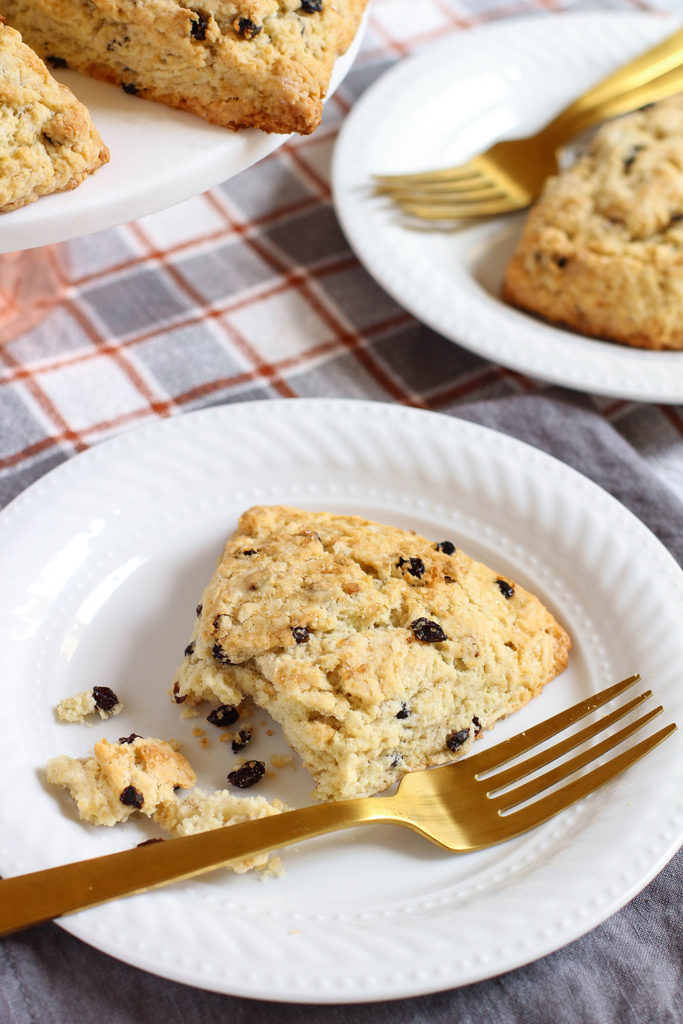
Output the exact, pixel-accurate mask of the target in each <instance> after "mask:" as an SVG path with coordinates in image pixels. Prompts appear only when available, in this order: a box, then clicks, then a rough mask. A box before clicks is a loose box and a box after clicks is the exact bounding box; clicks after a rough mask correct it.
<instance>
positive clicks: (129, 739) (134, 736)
mask: <svg viewBox="0 0 683 1024" xmlns="http://www.w3.org/2000/svg"><path fill="white" fill-rule="evenodd" d="M139 739H140V734H139V733H137V732H132V733H131V734H130V736H119V743H132V742H133V740H139Z"/></svg>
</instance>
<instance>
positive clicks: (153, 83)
mask: <svg viewBox="0 0 683 1024" xmlns="http://www.w3.org/2000/svg"><path fill="white" fill-rule="evenodd" d="M366 2H367V0H202V3H201V4H193V5H187V4H185V3H183V2H182V0H144V2H142V3H141V2H140V0H4V12H5V15H6V17H7V19H8V20H9V21H10V22H11V23H12V24H13V25H16V26H17V28H19V29H20V30H21V31H22V32H23V33H24V37H25V39H26V41H27V42H29V43H30V44H31V46H33V48H34V49H35V50H36V52H37V53H39V54H40V55H41V57H44V58H45V59H46V60H48V59H50V58H53V59H54V58H56V59H58V60H60V61H66V63H67V64H68V65H69V67H72V68H76V69H77V70H79V71H84V72H85V73H86V74H89V75H92V76H93V77H95V78H103V79H105V80H106V81H109V82H115V83H117V84H118V85H120V86H121V87H122V88H123V89H124V90H125V91H126V92H128V93H132V94H134V95H137V96H143V97H145V98H147V99H153V100H158V101H160V102H161V103H166V104H168V105H169V106H171V107H178V108H180V109H182V110H189V111H191V112H192V113H193V114H198V115H199V116H200V117H203V118H205V119H206V120H208V121H211V122H212V123H213V124H218V125H223V126H226V127H228V128H245V127H255V128H261V129H263V130H264V131H267V132H283V133H289V132H301V133H308V132H311V131H313V130H314V128H316V127H317V125H318V123H319V121H320V118H321V115H322V103H323V99H324V97H325V94H326V92H327V88H328V85H329V81H330V76H331V73H332V69H333V67H334V62H335V60H336V58H337V57H338V56H340V54H342V53H343V52H344V51H345V50H346V49H347V48H348V46H349V45H350V43H351V41H352V39H353V37H354V35H355V34H356V32H357V30H358V27H359V25H360V21H361V17H362V14H363V10H364V8H365V5H366Z"/></svg>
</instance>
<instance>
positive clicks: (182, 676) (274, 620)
mask: <svg viewBox="0 0 683 1024" xmlns="http://www.w3.org/2000/svg"><path fill="white" fill-rule="evenodd" d="M569 646H570V640H569V637H568V635H567V633H566V632H565V630H564V629H563V628H562V627H561V626H560V625H559V623H558V622H556V620H555V619H554V618H553V616H552V615H551V613H550V612H549V611H548V610H547V609H546V608H544V607H543V605H542V604H541V602H540V601H539V600H538V599H537V598H536V597H534V596H533V595H532V594H530V593H528V592H527V591H526V590H524V589H523V588H522V587H521V586H519V585H518V584H516V583H514V582H513V581H512V580H510V579H508V578H507V577H505V576H502V575H500V574H498V573H496V572H495V571H493V570H492V569H489V568H487V567H486V566H484V565H482V564H480V563H479V562H476V561H474V560H473V559H471V558H469V557H468V556H467V555H465V554H464V553H463V552H462V551H460V550H459V549H456V548H455V547H454V546H453V544H451V543H449V542H447V541H444V542H441V543H437V542H434V541H430V540H426V539H425V538H423V537H420V536H418V535H416V534H415V533H413V532H410V531H406V530H401V529H397V528H395V527H391V526H383V525H380V524H378V523H373V522H369V521H367V520H364V519H361V518H358V517H355V516H341V515H331V514H328V513H324V512H320V513H312V512H305V511H301V510H299V509H293V508H285V507H280V506H274V507H255V508H252V509H250V510H248V511H247V512H245V513H244V514H243V515H242V516H241V518H240V521H239V525H238V527H237V530H236V532H235V534H234V535H233V536H232V537H231V538H230V540H229V541H228V542H227V545H226V547H225V550H224V552H223V555H222V557H221V559H220V561H219V563H218V566H217V568H216V571H215V573H214V575H213V578H212V579H211V581H210V582H209V584H208V586H207V588H206V590H205V592H204V595H203V597H202V602H201V604H200V605H199V606H198V615H197V618H196V622H195V627H194V633H193V636H192V640H191V642H190V644H189V645H188V647H187V649H186V652H185V657H184V659H183V661H182V663H181V665H180V667H179V670H178V673H177V676H176V678H175V681H174V686H173V692H174V696H175V699H176V700H177V701H179V702H180V701H187V702H189V703H192V702H199V701H201V700H212V701H214V702H215V701H218V702H220V703H222V704H237V703H239V701H240V700H242V698H243V696H245V695H248V696H250V697H252V698H253V700H254V701H255V702H256V703H257V704H258V705H260V706H261V707H263V708H265V709H266V710H267V711H268V712H269V713H270V714H271V715H272V717H273V718H274V719H275V720H276V721H277V722H279V723H280V724H281V726H282V729H283V732H284V735H285V737H286V739H287V740H288V742H289V743H290V745H291V746H292V747H293V748H294V749H295V750H296V751H297V752H298V753H299V754H300V756H301V758H302V760H303V762H304V764H305V765H306V767H307V768H308V770H309V771H310V773H311V774H312V776H313V778H314V780H315V783H316V795H317V796H318V797H319V798H320V799H339V798H343V797H350V796H360V795H364V794H369V793H375V792H379V791H381V790H383V789H385V788H386V787H387V786H389V785H391V783H393V782H395V781H396V780H397V779H398V778H399V777H400V776H401V775H403V774H404V773H405V772H407V771H413V770H415V769H419V768H424V767H427V766H429V765H436V764H443V763H445V762H448V761H452V760H453V759H455V758H456V757H458V756H460V755H461V754H463V753H465V752H466V751H467V750H468V749H469V747H470V745H471V743H472V740H473V739H474V738H475V737H476V736H478V735H479V734H481V732H482V731H483V730H485V729H488V728H490V727H491V726H492V725H493V723H494V722H495V721H496V720H497V719H499V718H501V717H502V716H503V715H508V714H510V713H511V712H513V711H516V710H517V709H518V708H520V707H522V706H523V705H524V704H526V703H527V701H529V700H530V699H531V698H532V697H534V696H536V695H537V694H538V693H540V691H541V690H542V688H543V686H544V685H545V684H546V683H547V682H549V681H550V680H551V679H552V678H553V677H554V676H556V675H557V674H558V673H559V672H561V671H562V670H563V669H564V668H565V666H566V664H567V658H568V652H569Z"/></svg>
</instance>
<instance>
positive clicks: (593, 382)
mask: <svg viewBox="0 0 683 1024" xmlns="http://www.w3.org/2000/svg"><path fill="white" fill-rule="evenodd" d="M673 28H674V24H672V22H671V20H670V19H668V18H662V17H655V16H653V15H647V14H625V13H619V12H612V13H609V12H603V13H577V14H558V15H553V16H552V18H540V17H535V18H533V17H532V18H529V17H526V18H519V19H511V20H505V21H504V22H501V23H497V24H490V25H486V26H484V27H481V28H476V29H472V30H471V31H467V32H461V33H459V34H458V35H456V36H454V37H452V38H448V39H446V40H444V41H443V42H441V43H439V44H437V45H436V46H433V47H431V48H430V49H428V50H426V51H424V52H422V53H420V54H418V55H417V56H415V57H413V58H411V59H409V60H406V61H402V62H400V63H399V64H397V65H395V67H393V68H392V69H391V70H390V71H389V72H388V73H387V74H386V75H384V76H383V77H382V78H381V79H379V81H378V82H376V83H375V84H374V85H373V86H372V87H371V88H370V89H369V90H368V92H367V93H366V94H365V95H364V96H363V97H362V98H361V99H360V100H359V101H358V103H357V104H356V105H355V106H354V108H353V109H352V111H351V113H350V115H349V116H348V118H347V119H346V121H345V122H344V125H343V127H342V131H341V134H340V136H339V139H338V142H337V146H336V151H335V159H334V166H333V190H334V199H335V204H336V208H337V213H338V216H339V219H340V221H341V224H342V227H343V228H344V231H345V232H346V235H347V237H348V239H349V242H350V244H351V246H352V247H353V249H354V250H355V252H356V254H357V255H358V257H359V259H360V260H361V261H362V262H363V263H364V264H365V266H366V268H367V269H368V270H369V272H370V273H371V274H372V275H373V276H374V277H375V278H376V279H377V281H379V283H380V284H381V285H382V286H383V287H384V288H385V289H386V291H388V292H389V293H390V294H391V295H393V297H394V298H395V299H396V300H397V301H398V302H400V303H401V304H402V305H403V306H404V307H405V308H406V309H408V310H409V311H410V312H411V313H413V314H414V315H415V316H416V317H417V318H418V319H420V320H422V321H423V322H424V323H426V324H429V326H431V327H433V328H434V329H435V330H436V331H438V332H439V333H440V334H442V335H444V337H446V338H449V339H450V340H451V341H454V342H456V343H457V344H460V345H462V346H463V347H464V348H468V349H471V350H472V351H473V352H476V353H478V354H479V355H481V356H483V357H484V358H486V359H489V360H491V361H492V362H495V363H498V364H500V365H502V366H507V367H511V368H512V369H515V370H519V371H521V372H523V373H526V374H529V375H531V376H533V377H538V378H540V379H541V380H547V381H552V382H554V383H557V384H563V385H566V386H567V387H570V388H577V389H580V390H583V391H589V392H592V393H595V394H601V395H611V396H619V397H622V398H631V399H637V400H640V401H648V402H650V401H652V402H680V401H683V353H679V352H646V351H642V350H638V349H630V348H627V347H625V346H619V345H615V344H610V343H608V342H602V341H596V340H593V339H590V338H584V337H581V336H580V335H578V334H573V333H571V332H569V331H564V330H560V329H559V328H555V327H550V326H547V325H545V324H543V323H541V322H540V321H538V320H535V319H534V318H532V317H530V316H528V315H526V314H525V313H522V312H520V311H518V310H514V309H512V308H510V307H508V306H506V305H505V304H504V303H503V302H502V300H501V298H500V286H501V282H502V277H503V271H504V268H505V265H506V263H507V261H508V259H509V257H510V256H511V255H512V251H513V249H514V247H515V244H516V241H517V238H518V237H519V234H520V232H521V228H522V225H523V222H524V217H525V215H524V214H523V213H522V214H517V215H514V216H509V217H503V218H495V219H493V220H489V221H488V222H486V223H480V224H478V225H475V226H472V227H469V228H464V229H460V230H445V231H444V230H438V229H434V228H427V227H426V228H425V229H424V230H421V229H418V230H415V229H410V228H408V227H406V225H405V223H404V222H403V221H402V219H401V216H400V214H398V213H397V212H396V211H395V210H394V209H392V208H391V206H390V205H389V204H388V202H387V201H386V200H384V199H381V198H378V197H374V196H372V194H371V190H370V188H369V184H368V183H369V182H370V176H371V175H372V174H373V173H382V172H388V173H394V172H396V173H398V172H407V171H413V170H422V169H424V168H429V167H447V166H449V165H452V164H457V163H460V162H461V161H462V160H465V159H467V158H469V157H470V156H472V155H473V154H475V153H478V152H481V151H483V150H484V149H487V148H488V146H489V145H491V144H492V143H493V142H495V141H497V140H498V139H501V138H515V137H520V136H523V135H528V134H530V133H532V132H535V131H537V130H538V129H539V128H540V127H541V126H542V125H543V124H545V123H546V122H547V121H548V120H550V118H551V117H553V116H554V115H555V114H556V113H557V112H558V111H559V110H561V109H562V108H563V107H564V106H565V105H566V104H567V103H569V102H570V100H571V99H573V98H574V97H575V96H577V95H579V94H580V93H582V92H583V91H584V90H585V89H587V88H588V87H589V86H590V85H591V84H593V83H594V82H596V81H599V80H600V79H601V78H603V77H604V76H605V75H606V74H608V73H609V72H610V71H611V70H612V69H613V68H615V67H617V66H619V65H620V64H623V63H624V62H625V61H627V60H629V59H631V58H632V57H634V56H636V54H638V53H640V52H642V51H643V50H645V49H647V48H649V47H650V46H653V45H654V44H655V43H656V42H657V41H658V40H659V39H661V38H662V37H664V36H665V35H667V34H668V33H670V32H671V31H673Z"/></svg>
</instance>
